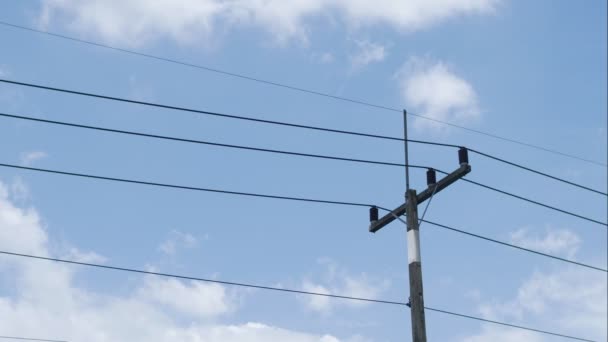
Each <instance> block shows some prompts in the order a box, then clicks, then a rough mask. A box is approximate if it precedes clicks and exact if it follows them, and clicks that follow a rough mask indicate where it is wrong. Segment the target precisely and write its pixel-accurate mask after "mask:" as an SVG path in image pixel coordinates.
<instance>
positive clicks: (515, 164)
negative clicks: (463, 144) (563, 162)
mask: <svg viewBox="0 0 608 342" xmlns="http://www.w3.org/2000/svg"><path fill="white" fill-rule="evenodd" d="M467 150H469V151H471V152H473V153H476V154H478V155H480V156H484V157H486V158H489V159H493V160H496V161H499V162H501V163H505V164H508V165H511V166H515V167H517V168H520V169H522V170H526V171H528V172H532V173H536V174H537V175H541V176H544V177H547V178H551V179H553V180H556V181H558V182H562V183H565V184H569V185H572V186H575V187H577V188H581V189H584V190H587V191H591V192H595V193H597V194H600V195H604V196H608V193H606V192H603V191H599V190H596V189H593V188H590V187H587V186H584V185H581V184H577V183H574V182H572V181H569V180H566V179H563V178H560V177H556V176H553V175H550V174H548V173H546V172H542V171H538V170H535V169H532V168H530V167H527V166H524V165H521V164H518V163H514V162H512V161H508V160H506V159H503V158H499V157H496V156H493V155H491V154H488V153H484V152H481V151H479V150H475V149H472V148H467Z"/></svg>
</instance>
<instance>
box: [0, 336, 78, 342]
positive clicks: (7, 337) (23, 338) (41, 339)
mask: <svg viewBox="0 0 608 342" xmlns="http://www.w3.org/2000/svg"><path fill="white" fill-rule="evenodd" d="M0 339H5V340H20V341H39V342H68V341H66V340H49V339H44V338H29V337H18V336H0Z"/></svg>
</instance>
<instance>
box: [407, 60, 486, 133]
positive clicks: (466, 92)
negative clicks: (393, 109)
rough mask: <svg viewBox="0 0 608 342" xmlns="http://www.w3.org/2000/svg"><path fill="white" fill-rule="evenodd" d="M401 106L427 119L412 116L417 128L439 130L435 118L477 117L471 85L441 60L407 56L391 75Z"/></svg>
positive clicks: (468, 119)
mask: <svg viewBox="0 0 608 342" xmlns="http://www.w3.org/2000/svg"><path fill="white" fill-rule="evenodd" d="M395 77H396V79H397V81H398V82H399V86H400V88H401V96H402V99H403V101H404V103H405V108H407V109H408V110H409V111H410V112H413V113H415V114H418V115H422V116H425V117H427V118H430V119H431V120H427V119H424V118H420V117H415V119H414V125H415V127H416V128H417V129H420V130H433V131H438V130H443V129H445V126H444V125H441V124H439V123H438V122H437V121H434V120H439V121H449V122H451V123H456V124H465V123H470V122H472V121H475V120H477V119H479V118H480V116H481V111H480V110H479V106H478V99H477V93H476V92H475V89H473V86H472V85H471V84H470V83H469V82H467V81H466V80H465V79H464V78H462V77H460V76H458V75H457V74H456V73H455V72H453V71H452V70H451V68H450V67H449V66H448V65H447V64H445V63H444V62H441V61H433V60H431V59H429V58H419V57H412V58H410V59H409V60H408V61H407V62H406V63H405V64H404V65H403V66H402V68H401V69H400V70H399V71H398V72H397V73H396V75H395Z"/></svg>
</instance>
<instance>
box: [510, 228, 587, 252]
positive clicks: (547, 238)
mask: <svg viewBox="0 0 608 342" xmlns="http://www.w3.org/2000/svg"><path fill="white" fill-rule="evenodd" d="M511 242H512V243H514V244H516V245H519V246H522V247H525V248H529V249H533V250H536V251H539V252H544V253H548V254H563V255H565V256H567V257H568V258H573V257H574V256H575V255H576V252H577V251H578V249H579V248H580V246H581V239H580V238H579V237H578V235H576V234H575V233H573V232H572V231H570V230H567V229H550V228H547V229H546V231H545V235H544V236H539V234H536V235H532V234H531V233H530V232H529V230H528V229H526V228H521V229H518V230H516V231H515V232H513V233H511Z"/></svg>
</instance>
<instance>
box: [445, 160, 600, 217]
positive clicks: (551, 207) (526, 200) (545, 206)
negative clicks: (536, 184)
mask: <svg viewBox="0 0 608 342" xmlns="http://www.w3.org/2000/svg"><path fill="white" fill-rule="evenodd" d="M435 171H437V172H439V173H443V174H445V175H447V174H448V173H447V172H445V171H441V170H439V169H435ZM461 180H462V181H463V182H467V183H470V184H473V185H477V186H479V187H482V188H484V189H487V190H491V191H494V192H498V193H500V194H503V195H506V196H510V197H513V198H517V199H519V200H522V201H525V202H528V203H532V204H535V205H538V206H541V207H544V208H547V209H551V210H553V211H557V212H560V213H562V214H566V215H569V216H572V217H576V218H579V219H581V220H585V221H589V222H593V223H596V224H599V225H602V226H606V227H608V223H606V222H602V221H598V220H596V219H592V218H590V217H587V216H583V215H580V214H576V213H573V212H571V211H568V210H564V209H560V208H557V207H554V206H552V205H549V204H545V203H542V202H539V201H536V200H533V199H530V198H527V197H524V196H521V195H517V194H514V193H512V192H508V191H505V190H500V189H498V188H495V187H492V186H489V185H485V184H482V183H479V182H476V181H473V180H470V179H468V178H464V177H463V178H461Z"/></svg>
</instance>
